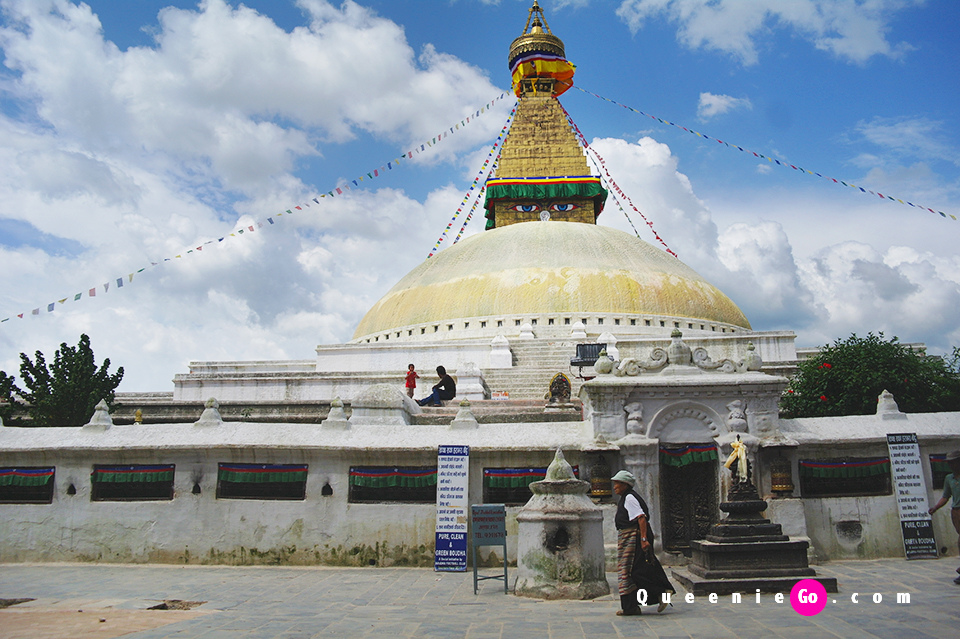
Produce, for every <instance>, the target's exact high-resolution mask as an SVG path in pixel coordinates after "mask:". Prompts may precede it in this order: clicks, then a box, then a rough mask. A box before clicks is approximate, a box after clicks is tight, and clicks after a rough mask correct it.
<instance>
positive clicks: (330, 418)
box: [320, 396, 350, 430]
mask: <svg viewBox="0 0 960 639" xmlns="http://www.w3.org/2000/svg"><path fill="white" fill-rule="evenodd" d="M320 427H321V428H330V429H336V430H350V419H349V418H348V417H347V413H346V412H345V411H344V410H343V400H342V399H340V397H339V396H337V397H334V398H333V401H332V402H330V412H329V413H327V418H326V419H324V420H323V421H322V422H320Z"/></svg>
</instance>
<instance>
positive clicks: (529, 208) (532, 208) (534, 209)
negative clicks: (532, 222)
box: [510, 204, 540, 213]
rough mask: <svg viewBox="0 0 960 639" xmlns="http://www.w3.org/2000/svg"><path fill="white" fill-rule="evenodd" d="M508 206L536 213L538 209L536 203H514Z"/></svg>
mask: <svg viewBox="0 0 960 639" xmlns="http://www.w3.org/2000/svg"><path fill="white" fill-rule="evenodd" d="M510 208H511V209H513V210H514V211H520V212H521V213H536V212H537V211H539V210H540V206H539V205H537V204H516V205H514V206H511V207H510Z"/></svg>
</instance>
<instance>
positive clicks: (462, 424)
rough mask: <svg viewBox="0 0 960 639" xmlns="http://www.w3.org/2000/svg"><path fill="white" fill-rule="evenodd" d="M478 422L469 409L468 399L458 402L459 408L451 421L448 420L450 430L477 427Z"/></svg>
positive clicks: (478, 425)
mask: <svg viewBox="0 0 960 639" xmlns="http://www.w3.org/2000/svg"><path fill="white" fill-rule="evenodd" d="M479 427H480V423H479V422H478V421H477V418H476V417H475V416H474V414H473V411H472V410H470V400H468V399H465V400H463V401H462V402H460V410H459V411H457V416H456V417H454V419H453V421H452V422H450V429H451V430H468V429H475V428H479Z"/></svg>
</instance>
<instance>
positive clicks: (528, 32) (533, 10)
mask: <svg viewBox="0 0 960 639" xmlns="http://www.w3.org/2000/svg"><path fill="white" fill-rule="evenodd" d="M534 14H536V17H534ZM531 20H533V26H532V27H531V26H530V21H531ZM531 51H539V52H543V53H552V54H554V55H558V56H560V57H561V58H563V57H566V54H565V53H564V50H563V40H561V39H560V38H558V37H557V36H555V35H553V33H551V32H550V25H548V24H547V18H546V16H545V15H544V14H543V9H541V8H540V5H539V4H537V0H533V6H532V7H530V12H529V13H528V14H527V23H526V24H525V25H524V26H523V35H521V36H520V37H519V38H517V39H516V40H514V41H513V44H511V45H510V55H509V57H508V62H507V64H508V66H509V67H510V68H511V69H512V68H513V63H514V61H515V60H516V59H517V57H519V56H520V55H523V54H524V53H530V52H531Z"/></svg>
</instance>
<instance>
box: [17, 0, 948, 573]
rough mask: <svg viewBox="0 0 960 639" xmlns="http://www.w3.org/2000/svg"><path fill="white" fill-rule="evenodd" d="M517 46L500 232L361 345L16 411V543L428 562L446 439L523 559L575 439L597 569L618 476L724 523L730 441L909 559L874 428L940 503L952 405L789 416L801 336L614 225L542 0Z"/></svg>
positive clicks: (846, 553)
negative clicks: (39, 412) (167, 386)
mask: <svg viewBox="0 0 960 639" xmlns="http://www.w3.org/2000/svg"><path fill="white" fill-rule="evenodd" d="M507 61H508V67H509V69H510V73H511V75H512V83H513V89H514V92H515V94H516V96H517V100H518V102H517V107H516V111H515V113H514V114H513V123H512V126H511V128H510V130H509V132H508V134H507V135H506V137H505V138H504V140H503V143H502V147H501V152H500V158H499V161H498V163H497V165H496V168H495V172H494V173H493V174H492V175H491V176H490V177H489V178H488V180H487V182H486V200H485V203H484V209H485V216H486V221H487V224H486V227H487V228H486V230H485V231H483V232H481V233H477V234H475V235H473V236H470V237H467V238H465V239H463V240H461V241H459V242H456V243H455V244H453V245H451V246H449V247H447V248H445V249H444V250H441V251H439V252H437V253H436V254H435V255H433V256H432V257H430V258H428V259H427V260H425V261H424V262H423V263H421V264H420V265H419V266H417V267H416V268H414V269H413V270H412V271H410V272H409V273H407V274H406V275H404V276H403V277H402V278H400V279H399V281H398V282H397V284H396V285H395V286H394V287H393V288H392V289H390V290H389V291H388V292H387V293H386V294H385V295H384V296H383V297H382V298H381V299H380V300H379V301H378V302H377V303H376V304H374V305H373V307H372V308H371V309H370V310H369V311H368V312H367V314H366V315H365V316H364V317H363V319H362V320H361V321H360V323H359V325H358V326H357V328H356V331H355V333H354V336H353V339H352V340H350V341H349V342H348V343H345V344H336V345H321V346H318V347H317V349H316V353H315V354H314V355H313V356H310V357H306V355H307V354H305V358H304V359H302V360H289V361H216V362H212V361H208V362H192V363H191V364H190V367H189V371H187V372H184V373H182V374H178V375H177V376H176V377H175V379H174V384H173V386H174V387H173V389H172V391H170V390H162V389H161V391H160V392H156V393H138V394H131V393H128V394H118V395H117V401H118V403H119V406H118V407H117V409H116V410H115V411H114V413H113V414H112V415H110V414H107V413H105V412H104V411H101V412H100V413H98V415H97V419H96V420H95V421H92V422H91V423H90V424H88V425H87V426H84V427H82V428H37V429H22V428H9V427H6V428H4V427H0V509H2V513H3V516H2V517H0V561H78V560H80V561H114V562H168V563H227V564H251V563H255V564H335V565H357V566H361V565H379V566H395V565H407V566H430V565H433V562H434V551H435V545H434V544H435V537H434V534H435V528H436V522H437V503H436V502H437V499H436V495H437V474H438V448H439V447H440V446H449V445H456V446H465V447H469V478H468V483H467V489H466V490H467V494H468V497H469V502H470V503H471V504H483V503H490V504H505V506H506V512H507V522H506V528H507V546H506V552H507V555H508V559H509V560H511V561H515V560H516V559H517V534H518V525H517V514H518V512H519V510H520V509H521V508H522V506H523V505H524V504H525V503H526V502H527V500H528V499H529V498H530V496H531V493H530V490H529V488H528V486H529V484H530V483H531V482H534V481H538V480H542V479H543V478H544V476H545V474H546V468H547V467H548V465H549V464H550V463H551V460H553V459H554V457H555V455H556V451H557V450H558V449H561V450H562V451H563V454H564V456H565V458H566V460H567V462H569V463H570V465H571V467H572V469H573V471H574V472H575V473H576V474H577V476H578V477H579V478H580V479H585V480H589V481H591V486H592V488H591V491H590V498H591V499H592V500H593V501H594V503H595V504H596V505H597V507H598V508H599V509H600V510H601V511H602V517H603V526H602V534H603V541H604V545H605V548H606V556H607V566H608V569H612V568H613V566H614V564H615V556H616V555H615V548H616V531H615V529H614V526H613V514H614V511H615V506H614V504H613V502H612V501H611V497H610V495H609V485H608V480H609V477H610V476H612V475H613V474H614V473H615V472H616V471H617V470H620V469H623V470H629V471H630V472H632V473H633V474H634V475H635V476H636V477H638V479H639V486H638V490H639V491H640V492H641V493H642V494H643V495H644V496H645V498H646V501H647V503H648V504H649V505H650V509H651V513H650V519H651V522H652V524H653V526H654V528H655V529H656V530H658V531H660V534H659V537H658V539H657V542H656V551H657V552H658V553H659V554H660V556H661V558H662V561H663V563H665V564H672V565H675V566H681V565H683V564H685V563H686V562H688V561H689V558H690V556H691V548H692V546H691V542H694V541H696V540H699V539H703V538H704V536H705V535H706V534H707V533H708V531H709V530H710V528H711V526H713V525H714V524H715V523H716V522H717V521H718V519H719V517H720V509H719V504H720V502H721V501H722V499H723V498H724V497H723V496H724V495H725V494H726V490H727V488H728V486H729V481H730V473H729V472H728V471H727V470H726V469H725V468H724V467H723V464H722V461H723V460H724V459H726V456H727V454H729V452H730V450H731V443H732V442H734V441H735V440H736V439H737V438H738V437H739V438H740V441H742V442H743V443H744V444H745V445H746V446H747V449H748V450H749V457H750V462H751V467H752V469H753V478H754V482H755V484H756V487H757V489H758V491H759V494H760V495H761V496H762V497H764V498H765V499H766V500H767V510H766V512H765V516H766V517H768V518H770V519H773V520H775V521H777V522H778V523H779V524H781V525H782V527H783V532H784V533H785V534H787V535H789V536H790V537H791V538H792V539H798V540H804V541H807V542H809V551H808V553H809V556H810V559H811V560H812V561H826V560H830V559H837V558H857V557H883V556H903V554H904V545H903V541H902V539H901V532H900V531H901V528H900V517H899V516H898V503H897V498H896V495H895V494H894V492H895V491H894V489H893V481H894V480H893V477H892V472H891V468H892V462H891V454H890V452H889V449H888V444H887V439H886V435H887V434H889V433H911V434H915V435H916V439H917V442H918V444H919V448H918V450H919V459H920V460H921V462H922V463H921V472H922V475H923V479H924V482H925V484H924V485H925V486H927V487H929V489H928V493H929V496H933V495H934V489H935V488H936V486H937V485H938V484H937V482H938V481H940V482H942V480H943V479H942V478H943V476H944V475H945V474H946V472H948V471H947V470H946V464H945V461H944V454H945V453H946V452H947V451H949V450H952V449H955V448H957V447H958V444H960V436H958V433H960V414H957V413H934V414H904V413H901V412H900V411H899V409H898V408H897V406H896V402H895V398H886V399H885V400H884V401H882V402H880V403H879V404H878V413H877V414H876V415H867V416H852V417H840V418H817V419H792V420H784V419H780V418H779V415H778V410H777V403H778V399H779V397H780V394H781V392H782V391H783V389H784V388H785V386H786V384H787V380H786V377H785V375H788V374H790V373H791V372H792V371H793V370H794V368H795V366H796V363H797V357H798V356H797V350H796V348H795V346H794V334H793V333H792V332H790V331H754V330H752V329H751V326H750V323H749V321H748V319H747V318H746V317H745V316H744V314H743V312H741V310H740V309H739V308H738V307H737V305H736V304H735V303H734V302H733V301H732V300H731V299H730V298H729V297H727V296H726V295H725V294H724V293H723V292H722V291H720V290H719V289H717V288H716V287H715V286H714V285H712V284H711V283H710V282H709V281H708V279H707V278H705V277H703V276H701V275H700V274H698V273H696V272H695V271H694V270H693V269H691V268H690V267H688V266H686V265H685V264H683V262H681V261H680V260H679V259H678V258H677V257H676V256H675V255H673V254H671V253H669V252H667V251H664V250H662V249H660V248H657V247H655V246H652V245H651V244H648V243H647V242H645V241H643V240H642V239H640V238H639V237H637V236H634V235H630V234H628V233H625V232H622V231H620V230H616V229H613V228H610V227H607V226H604V225H603V224H602V220H603V218H602V215H603V210H604V206H605V204H606V203H607V199H608V196H610V194H609V192H608V191H609V187H610V184H609V183H608V182H607V181H606V179H605V178H601V177H600V176H598V175H595V174H593V173H592V172H591V170H590V167H589V165H588V160H587V156H586V154H585V150H584V148H583V146H582V145H581V144H580V141H579V138H578V135H577V131H576V130H575V128H574V126H573V125H572V122H571V120H570V119H569V118H568V115H567V114H566V112H565V111H564V109H563V107H562V105H561V102H560V100H559V99H558V97H559V96H561V95H562V94H563V92H564V91H566V90H567V89H569V88H570V87H571V86H572V83H573V76H574V68H573V65H572V64H570V63H569V62H568V61H567V58H566V51H565V46H564V43H563V41H562V40H561V39H560V38H559V37H557V36H556V35H554V34H553V33H552V32H551V30H550V28H549V25H548V23H547V19H546V16H545V15H544V12H543V10H542V9H541V8H540V6H539V5H538V3H537V2H536V1H534V2H533V6H532V7H531V8H530V10H529V13H528V16H527V20H526V23H525V24H524V26H523V30H522V31H520V35H519V36H518V37H517V38H516V39H515V40H514V41H513V42H512V44H511V45H510V48H509V54H508V60H507ZM598 220H599V221H600V223H598ZM410 363H415V364H416V367H417V370H418V371H419V372H420V374H421V375H422V379H421V381H420V384H419V386H420V389H419V390H421V393H420V394H419V395H418V396H420V395H422V394H425V393H424V392H422V390H423V389H424V388H429V386H430V385H431V384H432V383H433V382H432V381H431V380H433V379H434V378H433V373H432V372H433V370H434V369H435V368H436V367H437V366H444V367H445V368H446V370H447V371H448V372H449V373H450V374H452V375H453V377H454V378H455V379H456V382H457V396H456V398H455V399H453V400H451V401H449V402H447V405H446V406H443V407H439V408H426V407H420V406H418V405H417V403H416V402H414V401H413V400H411V399H410V398H409V397H407V396H406V394H405V392H404V384H403V380H404V373H405V372H406V370H407V366H408V364H410ZM135 415H136V417H135ZM7 478H9V479H7ZM934 499H935V497H934ZM948 526H949V524H948V523H947V522H946V520H935V521H934V527H933V530H934V532H935V534H936V537H937V539H938V540H948V539H951V537H950V534H952V533H950V531H948V530H947V529H948ZM954 539H955V538H954ZM941 545H943V546H948V545H949V546H950V547H949V548H948V549H947V550H946V551H945V552H948V553H950V552H955V550H956V549H955V546H954V544H953V543H952V542H950V544H947V543H946V541H944V542H943V543H942V544H941ZM558 552H559V551H558Z"/></svg>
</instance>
